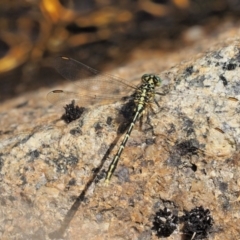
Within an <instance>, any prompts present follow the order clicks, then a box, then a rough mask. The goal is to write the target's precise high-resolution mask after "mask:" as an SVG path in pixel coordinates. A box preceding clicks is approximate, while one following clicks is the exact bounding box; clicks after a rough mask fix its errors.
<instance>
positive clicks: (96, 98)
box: [47, 57, 136, 106]
mask: <svg viewBox="0 0 240 240" xmlns="http://www.w3.org/2000/svg"><path fill="white" fill-rule="evenodd" d="M55 68H56V70H57V71H58V72H59V73H60V74H61V75H62V76H63V77H64V78H66V79H69V80H71V81H73V82H74V83H75V85H76V86H78V89H77V91H78V92H67V91H63V90H54V91H52V92H50V93H49V94H48V95H47V99H48V100H49V101H50V102H52V103H58V102H60V103H61V102H62V103H65V102H67V101H68V102H69V101H71V100H75V101H76V103H78V104H80V105H81V106H86V105H89V104H94V103H97V102H98V103H99V104H104V103H109V102H114V101H116V99H119V98H121V97H123V96H127V95H129V93H130V92H133V91H134V90H135V89H136V88H135V87H133V86H131V85H130V84H128V83H127V82H125V81H124V80H122V79H121V78H118V77H116V76H112V75H109V74H105V73H100V72H99V71H97V70H95V69H93V68H90V67H89V66H87V65H84V64H83V63H81V62H78V61H76V60H74V59H71V58H67V57H57V58H56V60H55ZM78 80H81V81H80V82H78V83H77V82H76V81H78Z"/></svg>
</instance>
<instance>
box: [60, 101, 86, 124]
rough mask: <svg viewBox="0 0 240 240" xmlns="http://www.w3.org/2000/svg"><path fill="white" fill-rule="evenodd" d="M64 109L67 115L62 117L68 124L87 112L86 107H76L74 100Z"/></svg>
mask: <svg viewBox="0 0 240 240" xmlns="http://www.w3.org/2000/svg"><path fill="white" fill-rule="evenodd" d="M64 109H65V113H64V114H63V115H62V117H61V119H63V120H64V121H65V122H66V123H70V122H72V121H74V120H76V119H78V118H80V117H81V115H82V113H83V112H84V110H85V108H84V107H79V106H75V101H74V100H73V101H72V102H71V103H70V104H67V105H66V106H65V107H64Z"/></svg>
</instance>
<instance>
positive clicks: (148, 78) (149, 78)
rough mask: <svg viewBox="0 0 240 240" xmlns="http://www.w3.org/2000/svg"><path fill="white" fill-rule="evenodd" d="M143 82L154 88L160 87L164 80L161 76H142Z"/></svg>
mask: <svg viewBox="0 0 240 240" xmlns="http://www.w3.org/2000/svg"><path fill="white" fill-rule="evenodd" d="M142 82H143V83H152V84H154V86H160V84H161V82H162V80H161V78H160V77H159V76H157V75H155V74H147V73H146V74H143V75H142Z"/></svg>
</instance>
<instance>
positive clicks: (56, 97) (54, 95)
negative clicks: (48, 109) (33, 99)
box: [47, 90, 119, 107]
mask: <svg viewBox="0 0 240 240" xmlns="http://www.w3.org/2000/svg"><path fill="white" fill-rule="evenodd" d="M117 99H118V100H119V98H116V97H115V96H114V97H113V96H111V95H104V96H100V95H95V96H92V95H83V94H78V93H76V92H70V91H64V90H53V91H51V92H49V93H48V94H47V100H48V101H49V102H50V103H52V104H54V105H61V106H64V105H66V104H69V103H70V102H72V101H73V100H74V102H75V104H76V105H78V106H79V107H85V106H89V105H93V104H97V105H103V104H109V103H111V102H114V101H116V100H117Z"/></svg>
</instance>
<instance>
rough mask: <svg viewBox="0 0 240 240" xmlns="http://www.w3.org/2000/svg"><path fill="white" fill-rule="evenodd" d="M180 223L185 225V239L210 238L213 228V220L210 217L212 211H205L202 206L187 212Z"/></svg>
mask: <svg viewBox="0 0 240 240" xmlns="http://www.w3.org/2000/svg"><path fill="white" fill-rule="evenodd" d="M180 221H181V222H183V223H184V227H183V233H184V234H185V238H184V239H194V240H197V239H204V238H206V237H207V236H208V233H209V232H210V230H211V228H212V226H213V218H212V217H211V215H210V211H209V210H208V209H206V210H205V209H204V208H203V207H202V206H200V207H196V208H194V209H192V210H191V211H190V212H186V213H185V215H184V216H182V217H181V218H180Z"/></svg>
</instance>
